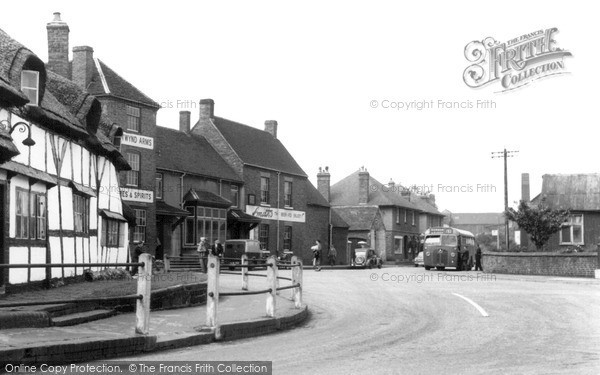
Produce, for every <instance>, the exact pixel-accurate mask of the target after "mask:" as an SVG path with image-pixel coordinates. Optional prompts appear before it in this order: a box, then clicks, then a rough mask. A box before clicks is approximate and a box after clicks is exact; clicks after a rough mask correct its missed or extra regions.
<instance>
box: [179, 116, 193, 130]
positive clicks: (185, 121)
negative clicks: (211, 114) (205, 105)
mask: <svg viewBox="0 0 600 375" xmlns="http://www.w3.org/2000/svg"><path fill="white" fill-rule="evenodd" d="M191 116H192V114H191V112H190V111H179V131H182V132H184V133H189V132H190V123H191Z"/></svg>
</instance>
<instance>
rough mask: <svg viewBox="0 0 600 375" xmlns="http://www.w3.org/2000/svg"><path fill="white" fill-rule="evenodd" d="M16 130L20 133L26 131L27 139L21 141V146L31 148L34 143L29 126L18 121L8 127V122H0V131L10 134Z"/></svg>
mask: <svg viewBox="0 0 600 375" xmlns="http://www.w3.org/2000/svg"><path fill="white" fill-rule="evenodd" d="M17 128H19V132H20V133H25V129H27V138H25V140H23V144H24V145H25V146H27V147H31V146H33V145H35V141H34V140H33V138H31V125H29V124H28V123H26V122H23V121H19V122H17V123H16V124H14V125H12V126H11V125H10V122H8V120H0V130H4V131H8V134H9V135H10V134H12V133H13V132H14V131H15V130H16V129H17Z"/></svg>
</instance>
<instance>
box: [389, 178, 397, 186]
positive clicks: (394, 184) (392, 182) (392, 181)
mask: <svg viewBox="0 0 600 375" xmlns="http://www.w3.org/2000/svg"><path fill="white" fill-rule="evenodd" d="M395 186H396V183H395V182H394V180H392V179H391V178H390V182H388V187H389V188H393V187H395Z"/></svg>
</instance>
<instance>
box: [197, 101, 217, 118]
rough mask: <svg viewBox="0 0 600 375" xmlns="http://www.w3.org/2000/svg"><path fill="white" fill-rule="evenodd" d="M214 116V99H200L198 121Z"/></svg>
mask: <svg viewBox="0 0 600 375" xmlns="http://www.w3.org/2000/svg"><path fill="white" fill-rule="evenodd" d="M213 117H215V101H214V100H212V99H202V100H200V121H203V120H204V121H206V120H208V119H211V118H213Z"/></svg>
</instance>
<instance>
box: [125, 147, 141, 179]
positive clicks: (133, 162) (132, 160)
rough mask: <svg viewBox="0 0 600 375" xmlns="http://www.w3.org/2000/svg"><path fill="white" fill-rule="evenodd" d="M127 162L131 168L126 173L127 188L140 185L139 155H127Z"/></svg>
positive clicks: (130, 153) (129, 153)
mask: <svg viewBox="0 0 600 375" xmlns="http://www.w3.org/2000/svg"><path fill="white" fill-rule="evenodd" d="M127 162H128V163H129V165H130V166H131V170H130V171H127V181H126V182H125V184H126V185H127V186H138V185H139V183H140V154H136V153H133V152H128V153H127Z"/></svg>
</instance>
